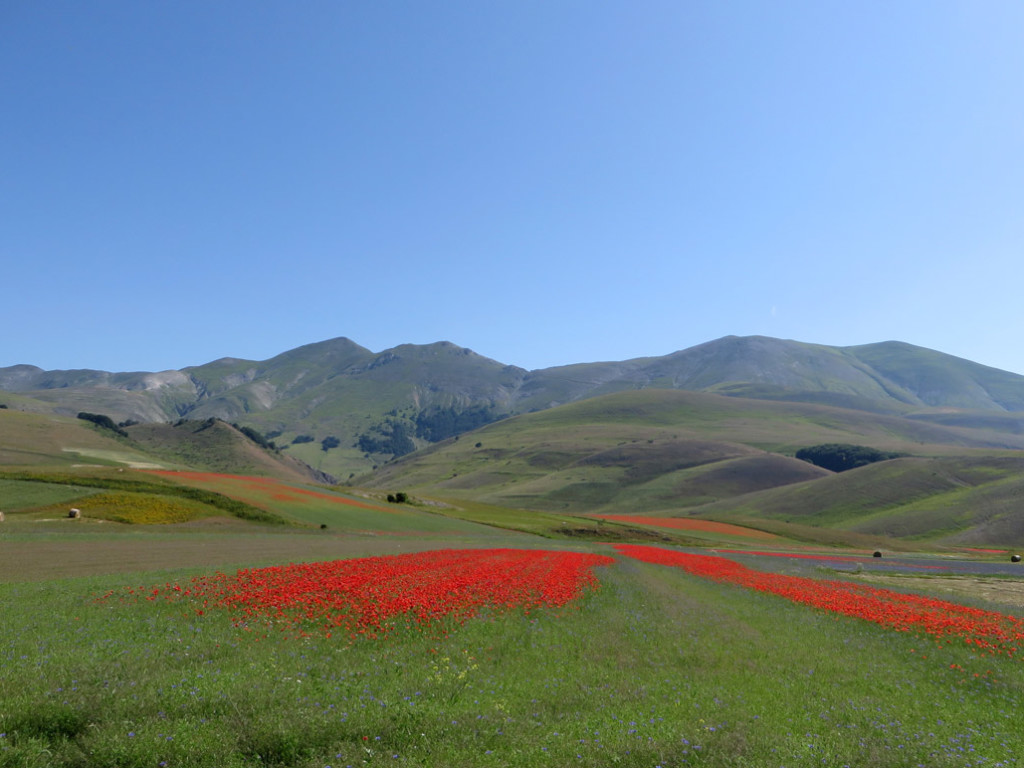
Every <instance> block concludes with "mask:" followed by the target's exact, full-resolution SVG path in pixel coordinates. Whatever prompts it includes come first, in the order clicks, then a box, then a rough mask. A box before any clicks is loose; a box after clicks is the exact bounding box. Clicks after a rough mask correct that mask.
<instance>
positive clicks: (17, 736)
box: [0, 473, 1024, 768]
mask: <svg viewBox="0 0 1024 768" xmlns="http://www.w3.org/2000/svg"><path fill="white" fill-rule="evenodd" d="M126 474H127V473H126ZM141 478H147V479H146V480H145V482H146V483H149V484H150V485H146V486H144V488H145V491H144V493H145V494H150V495H152V494H154V493H157V490H159V489H160V488H161V487H162V486H161V484H163V485H164V486H167V487H172V486H181V485H185V486H188V487H199V488H200V489H201V490H203V491H204V492H207V493H218V494H224V495H225V497H226V498H231V499H233V500H235V501H237V502H238V503H240V504H245V505H251V506H253V507H256V508H259V509H261V510H263V511H264V512H266V513H267V514H269V515H273V516H275V517H276V518H277V520H278V522H276V523H274V524H271V523H255V522H252V521H250V520H248V519H246V518H244V517H234V516H228V515H225V514H224V510H223V509H222V508H216V507H215V508H214V511H215V512H216V511H217V510H218V509H220V513H219V514H212V513H211V514H209V515H198V516H195V517H193V518H191V519H190V520H189V521H187V522H179V523H173V522H165V523H163V524H156V523H153V522H152V521H151V522H150V523H149V524H125V523H119V522H115V521H113V520H111V519H109V517H108V518H106V519H104V518H99V519H90V518H89V517H88V516H86V517H84V518H83V519H80V520H68V519H57V518H56V517H55V516H53V515H51V516H49V517H47V516H46V514H44V513H43V512H40V511H39V510H45V509H54V510H56V509H58V508H61V506H60V505H65V506H66V505H67V504H69V503H71V502H72V501H74V500H75V499H85V500H86V501H88V499H90V498H95V497H96V496H99V495H101V493H100V491H99V490H98V489H95V488H89V487H78V488H77V489H76V488H75V487H73V486H69V485H66V484H59V483H43V482H40V481H38V480H25V479H19V480H14V479H10V478H8V479H7V480H4V481H3V482H5V483H7V485H6V486H5V487H4V488H3V490H4V491H5V493H7V494H8V498H16V497H17V498H21V499H22V502H21V503H22V505H23V511H21V512H17V513H12V514H9V515H8V516H7V521H6V522H4V523H2V524H0V582H2V583H0V609H2V612H3V617H4V620H3V622H0V766H5V767H6V766H126V767H128V768H131V767H134V766H140V767H141V766H147V767H150V766H229V767H231V766H266V765H277V766H302V767H303V768H313V767H314V766H315V767H316V768H323V767H324V766H332V768H337V767H338V766H364V765H371V766H372V765H391V766H394V765H422V766H535V765H539V766H544V765H549V766H613V765H621V766H638V767H639V766H644V767H645V768H653V767H654V766H666V767H667V766H689V765H703V766H758V767H761V766H786V767H787V768H792V767H793V766H807V767H808V768H809V767H810V766H821V765H827V766H843V765H850V766H866V765H872V766H876V765H877V766H918V765H924V766H929V767H930V766H965V767H966V766H978V765H983V766H997V765H1004V766H1008V765H1014V764H1017V760H1018V758H1019V755H1020V754H1022V751H1024V729H1021V728H1020V723H1019V715H1018V711H1019V709H1018V708H1019V706H1020V698H1021V694H1022V692H1024V667H1022V662H1021V661H1020V660H1019V659H1018V658H1017V651H1016V649H1017V647H1018V642H1019V640H1020V639H1021V638H1020V622H1018V621H1017V620H1015V619H1011V618H1008V616H1009V615H1010V614H1013V613H1014V612H1015V610H1017V609H1015V608H1014V607H1013V606H1011V605H1009V604H1006V603H1001V602H998V600H999V599H1000V596H1001V594H1004V593H1001V592H997V591H995V590H992V591H990V592H989V593H988V598H989V600H988V601H983V600H982V599H981V598H980V597H978V594H979V593H978V592H977V591H963V590H961V591H959V592H956V593H950V592H948V591H947V588H948V582H949V581H950V580H951V579H952V578H953V577H954V576H956V579H957V580H958V581H961V582H965V583H966V582H970V583H975V584H980V585H986V584H993V583H998V584H1003V585H1009V584H1018V585H1019V583H1020V582H1021V580H1022V578H1021V577H1020V576H1016V575H1015V571H1013V566H1011V564H1010V563H1009V558H1008V557H1007V556H1006V555H1007V553H970V554H968V553H964V554H963V555H962V556H961V557H958V558H952V557H950V556H948V555H946V556H944V557H942V558H939V557H924V556H919V557H916V558H913V559H909V560H905V559H900V560H898V561H897V560H896V559H895V558H890V557H889V556H888V553H887V554H886V557H883V558H873V557H871V553H870V552H840V553H837V552H828V553H825V554H821V553H816V552H812V551H809V550H807V549H804V550H799V551H798V550H796V549H793V548H792V544H791V543H787V542H785V541H784V540H781V539H777V538H771V537H767V536H765V535H763V534H757V533H752V534H751V535H750V536H749V537H748V538H746V539H745V538H744V536H743V530H742V529H740V528H738V527H732V526H722V528H721V529H718V530H717V531H716V529H715V526H711V525H706V526H703V527H702V528H700V529H699V530H691V531H685V530H683V531H682V533H693V534H696V535H699V537H700V538H701V540H702V541H704V542H705V544H708V545H711V546H710V547H705V548H703V549H702V550H699V551H700V552H701V553H703V556H702V557H699V558H695V559H694V558H692V557H689V556H684V555H683V554H680V553H682V552H684V550H682V549H680V548H679V547H677V546H673V545H672V544H671V543H657V542H659V541H660V540H659V539H657V538H656V537H655V538H653V539H651V540H648V541H646V542H645V543H644V544H643V545H642V546H637V545H628V546H624V545H615V544H612V543H604V542H602V541H599V540H593V541H591V539H590V538H589V537H588V538H585V539H581V538H580V537H579V536H573V535H570V534H571V533H572V531H569V533H567V534H566V535H565V536H563V537H561V538H551V536H553V535H554V532H556V531H557V530H558V528H557V526H556V523H557V521H556V519H555V518H554V517H552V518H551V519H550V520H548V521H547V523H545V524H544V525H542V526H541V527H540V528H539V529H538V532H540V533H542V534H543V536H538V535H531V534H529V533H526V532H523V531H522V530H518V531H517V530H509V529H510V528H515V527H516V525H513V523H523V521H524V520H525V516H524V513H518V514H517V513H514V512H511V511H506V512H505V513H501V512H500V510H499V509H498V508H487V507H481V506H477V507H469V508H467V509H466V510H460V509H457V508H452V507H449V508H445V514H443V515H442V514H438V513H436V512H432V511H430V510H429V509H425V508H423V507H420V506H415V507H414V506H411V505H394V504H387V503H386V502H383V501H379V500H377V499H375V498H374V499H370V498H364V497H357V496H351V495H348V496H346V495H342V494H336V493H334V492H331V491H328V490H325V489H319V488H316V487H314V486H301V485H298V484H286V483H282V482H279V481H268V480H257V479H253V478H242V477H237V476H224V475H182V474H179V475H173V476H165V475H158V474H152V473H147V474H143V473H138V474H136V473H131V479H132V481H133V482H134V481H136V480H138V481H139V482H142V480H141ZM130 487H131V486H129V485H125V486H124V487H123V488H121V489H120V490H119V491H118V492H120V493H122V494H131V493H143V491H141V490H138V488H137V490H135V491H132V490H125V489H126V488H130ZM141 487H142V486H140V487H139V488H141ZM154 488H156V489H157V490H154ZM76 493H77V494H78V495H77V496H76ZM167 493H169V494H170V495H169V496H162V497H164V498H169V499H181V498H183V497H181V496H175V495H174V493H175V492H174V491H167ZM18 494H20V496H18ZM157 495H158V496H160V495H161V494H157ZM202 498H205V499H206V501H195V499H191V500H188V501H189V503H193V502H194V503H197V504H206V505H208V504H209V503H214V502H215V503H218V504H222V506H223V503H222V502H219V501H217V500H216V499H217V497H212V496H211V497H202ZM74 503H79V502H78V501H74ZM82 503H83V504H84V502H82ZM129 506H130V505H129ZM186 506H187V505H186ZM243 509H244V508H243ZM458 514H465V515H466V516H467V517H470V518H473V519H474V520H475V522H469V521H466V520H460V519H458ZM631 520H632V522H633V523H634V524H636V525H637V526H642V525H643V524H645V523H649V524H650V525H652V526H660V528H657V527H656V528H652V529H651V530H652V532H654V531H657V530H661V531H668V532H670V533H674V532H677V531H678V529H673V528H671V527H666V521H665V520H657V519H655V520H641V519H639V518H633V519H631ZM501 521H504V522H505V523H506V524H507V525H506V526H505V527H504V528H495V527H492V526H490V525H485V524H484V523H485V522H498V523H499V524H500V522H501ZM588 525H592V526H593V527H594V530H596V531H598V533H600V532H601V531H602V530H606V528H611V527H612V526H615V525H616V523H615V522H613V521H607V522H602V523H598V522H596V521H593V520H592V521H589V522H588ZM321 526H327V527H326V528H324V527H321ZM544 526H549V527H544ZM550 526H554V527H550ZM520 527H521V526H520ZM693 527H694V526H691V528H693ZM622 530H625V529H621V528H619V529H616V533H615V534H614V535H612V536H611V538H612V539H613V540H614V539H615V537H616V536H621V535H623V534H622V533H621V532H622ZM716 535H717V536H719V538H718V539H717V540H716V539H715V538H714V537H715V536H716ZM652 542H655V545H654V546H652ZM787 544H788V545H789V546H790V550H789V551H787V552H782V551H781V550H784V549H786V548H787ZM717 547H721V548H723V549H728V550H729V551H728V552H726V551H722V552H721V553H719V554H716V553H715V552H714V548H717ZM744 547H748V548H754V547H756V548H757V551H762V552H764V553H765V554H763V555H754V554H751V552H753V551H754V550H753V549H744ZM768 548H770V549H768ZM685 551H686V552H689V553H694V552H698V550H694V549H688V550H685ZM418 553H422V554H418ZM779 555H782V556H779ZM370 556H373V557H375V559H366V558H368V557H370ZM290 563H295V564H299V563H302V564H304V565H301V566H300V565H294V566H293V565H289V564H290ZM740 563H742V565H740ZM954 566H956V570H957V572H958V574H960V575H957V574H954V573H953V572H952V571H953V568H954ZM997 570H998V571H1003V572H1004V573H1003V575H992V574H989V575H986V574H987V573H988V572H989V571H997ZM964 571H966V572H967V574H968V575H966V576H965V575H963V572H964ZM900 574H913V575H914V578H909V577H903V578H899V577H900ZM1006 574H1009V575H1006ZM872 576H874V577H881V576H885V577H886V579H887V581H885V583H884V584H883V583H880V582H876V581H868V580H867V579H868V578H869V577H872ZM933 579H934V583H933V582H932V580H933ZM828 582H837V583H835V584H832V583H828ZM844 584H849V585H852V586H843V585H844ZM910 592H913V593H915V594H920V595H925V596H929V599H923V598H920V597H907V596H906V595H905V594H904V593H910ZM954 595H955V596H954ZM808 596H810V597H808ZM951 600H952V601H955V602H952V603H951V602H947V601H951ZM993 601H995V602H993ZM962 606H970V608H969V609H965V608H963V607H962Z"/></svg>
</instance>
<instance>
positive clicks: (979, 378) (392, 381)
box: [0, 336, 1024, 479]
mask: <svg viewBox="0 0 1024 768" xmlns="http://www.w3.org/2000/svg"><path fill="white" fill-rule="evenodd" d="M0 390H3V391H6V392H7V393H10V395H9V397H10V399H11V401H12V402H11V405H10V407H12V408H17V409H20V410H35V411H38V412H46V411H51V412H55V413H58V414H64V415H74V414H75V413H77V412H79V411H90V412H96V413H102V414H106V415H109V416H111V418H113V419H114V420H115V421H125V420H134V421H140V422H145V423H157V422H171V423H173V422H176V421H177V420H179V419H182V418H187V419H189V420H193V421H203V420H205V419H208V418H217V419H222V420H224V421H227V422H234V423H238V424H240V425H245V426H249V427H253V428H255V429H257V430H259V431H260V432H261V433H262V434H264V435H265V436H266V437H267V438H268V439H270V440H273V441H274V442H275V444H276V445H277V446H278V448H279V449H281V450H283V451H284V452H285V453H287V454H289V455H291V456H293V457H295V458H298V459H300V460H302V461H304V462H305V463H307V464H309V465H311V466H312V467H314V468H316V469H319V470H322V471H325V472H328V473H330V474H332V475H334V476H336V477H339V478H342V479H345V478H348V477H351V476H354V475H358V474H361V473H363V472H365V471H367V470H369V469H370V468H371V467H373V466H375V465H376V466H381V465H383V464H385V463H386V462H388V461H390V460H393V459H394V458H396V457H399V456H402V455H404V454H407V453H410V452H412V451H414V450H417V449H421V448H424V447H426V446H428V445H431V444H434V443H438V442H440V441H443V440H445V439H447V438H449V437H452V436H454V435H457V434H463V433H465V432H467V431H469V430H472V429H475V428H477V427H480V426H482V425H484V424H487V423H490V422H493V421H496V420H498V419H501V418H506V417H508V416H514V415H518V414H525V413H529V412H534V411H541V410H545V409H548V408H552V407H555V406H558V405H564V404H567V403H574V402H578V401H581V400H585V399H588V398H593V397H597V396H600V395H605V394H611V393H615V392H625V391H633V390H684V391H695V392H707V393H713V394H718V395H724V396H729V397H741V398H745V399H758V400H773V401H782V402H793V403H814V404H820V405H828V406H836V407H842V408H845V409H853V410H858V411H864V412H868V413H874V414H887V415H892V416H901V417H905V418H909V419H913V420H915V421H917V422H919V423H920V424H921V425H922V428H923V425H925V424H932V425H935V426H951V427H956V428H958V429H961V430H967V431H968V432H969V431H972V430H973V438H972V439H974V440H975V441H976V442H978V443H984V444H994V443H998V442H999V439H998V438H993V437H992V436H993V435H1004V436H1006V442H1007V444H1008V445H1013V444H1016V442H1015V441H1016V438H1017V437H1019V436H1020V435H1021V434H1024V376H1018V375H1016V374H1012V373H1008V372H1005V371H1000V370H997V369H994V368H989V367H986V366H982V365H979V364H977V363H973V362H970V361H968V360H963V359H961V358H957V357H953V356H950V355H946V354H943V353H940V352H936V351H933V350H928V349H924V348H921V347H916V346H913V345H910V344H904V343H900V342H883V343H879V344H869V345H863V346H855V347H830V346H824V345H818V344H806V343H802V342H798V341H788V340H781V339H772V338H767V337H760V336H750V337H736V336H727V337H725V338H722V339H718V340H716V341H711V342H707V343H705V344H701V345H698V346H695V347H691V348H689V349H685V350H681V351H679V352H674V353H672V354H669V355H665V356H663V357H647V358H636V359H633V360H626V361H621V362H598V363H579V364H576V365H566V366H558V367H554V368H547V369H542V370H536V371H526V370H524V369H522V368H518V367H516V366H511V365H505V364H503V363H500V362H497V361H495V360H491V359H489V358H486V357H483V356H481V355H478V354H476V353H475V352H473V351H471V350H469V349H465V348H462V347H459V346H456V345H454V344H451V343H448V342H438V343H436V344H428V345H411V344H407V345H401V346H398V347H395V348H393V349H389V350H385V351H384V352H379V353H375V352H371V351H370V350H368V349H366V348H364V347H361V346H359V345H358V344H356V343H355V342H353V341H351V340H349V339H346V338H337V339H332V340H329V341H324V342H319V343H316V344H309V345H306V346H302V347H299V348H297V349H293V350H290V351H288V352H285V353H283V354H281V355H277V356H276V357H273V358H271V359H269V360H265V361H252V360H240V359H235V358H224V359H221V360H217V361H214V362H211V363H207V364H205V365H199V366H195V367H189V368H185V369H182V370H180V371H164V372H160V373H109V372H105V371H95V370H75V371H44V370H42V369H39V368H36V367H33V366H29V365H17V366H12V367H9V368H2V369H0ZM0 396H2V393H0ZM968 432H963V433H962V435H961V437H964V439H967V435H968Z"/></svg>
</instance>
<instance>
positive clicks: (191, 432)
mask: <svg viewBox="0 0 1024 768" xmlns="http://www.w3.org/2000/svg"><path fill="white" fill-rule="evenodd" d="M122 431H123V432H125V433H127V437H122V436H120V435H118V434H115V433H114V432H112V431H110V430H108V429H102V428H99V427H97V426H96V425H94V424H92V423H91V422H88V421H85V420H82V419H78V418H71V417H67V416H59V415H55V414H36V413H25V412H21V411H18V410H14V409H11V408H6V409H0V468H7V469H11V468H23V467H24V468H36V469H63V468H72V467H87V466H98V467H111V466H112V467H135V468H141V469H199V470H206V471H211V472H229V473H240V474H252V475H260V476H264V477H273V478H276V479H278V480H286V481H293V482H310V481H315V482H324V481H326V480H328V479H329V478H326V477H325V476H323V475H322V474H320V473H318V472H316V471H315V470H312V469H311V468H310V467H308V466H307V465H305V464H303V463H302V462H299V461H297V460H295V459H294V458H292V457H290V456H287V455H281V454H280V453H277V452H275V451H272V450H267V449H265V448H262V447H261V446H259V445H258V444H257V443H255V442H254V441H253V440H252V439H251V438H249V437H247V436H246V435H245V434H243V433H242V432H240V431H239V430H238V429H236V428H235V427H233V426H232V425H230V424H227V423H225V422H222V421H219V420H216V419H209V420H207V421H201V422H194V421H180V422H177V423H176V424H173V425H172V424H163V423H160V424H138V425H134V426H127V427H125V428H124V429H123V430H122Z"/></svg>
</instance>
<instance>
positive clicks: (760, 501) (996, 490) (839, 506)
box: [691, 452, 1024, 547]
mask: <svg viewBox="0 0 1024 768" xmlns="http://www.w3.org/2000/svg"><path fill="white" fill-rule="evenodd" d="M1022 498H1024V454H1021V453H1019V452H1018V453H1015V454H1010V455H1002V456H999V455H968V456H957V457H931V458H906V459H896V460H893V461H886V462H881V463H878V464H871V465H869V466H866V467H861V468H859V469H855V470H851V471H849V472H843V473H841V474H838V475H831V476H829V477H826V478H823V479H821V480H818V481H815V482H812V483H804V484H800V485H796V486H790V487H786V488H775V489H772V490H768V491H762V492H759V493H752V494H749V495H747V496H742V497H737V498H734V499H729V500H725V501H720V502H717V503H712V504H708V505H705V506H701V507H698V508H696V509H694V510H691V512H692V513H693V514H696V515H699V516H702V517H709V518H713V519H720V520H727V519H735V518H739V519H749V518H755V519H760V520H767V521H773V522H785V523H794V524H799V525H802V526H814V527H820V528H829V529H832V530H840V531H851V532H855V533H861V534H870V535H880V536H888V537H894V538H900V539H905V540H909V541H914V542H918V543H920V544H928V545H958V546H994V547H1019V546H1024V506H1022V505H1021V499H1022ZM773 529H774V530H785V528H773Z"/></svg>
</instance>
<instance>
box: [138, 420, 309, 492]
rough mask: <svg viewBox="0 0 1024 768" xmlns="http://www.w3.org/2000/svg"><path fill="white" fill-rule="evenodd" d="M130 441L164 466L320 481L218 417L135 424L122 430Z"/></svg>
mask: <svg viewBox="0 0 1024 768" xmlns="http://www.w3.org/2000/svg"><path fill="white" fill-rule="evenodd" d="M125 431H126V432H127V433H128V435H129V438H130V440H131V441H132V443H134V444H135V445H138V446H140V447H142V448H144V449H145V450H146V452H147V453H149V454H150V455H152V456H154V457H159V458H161V459H163V460H164V461H165V462H166V464H167V465H168V466H176V467H182V468H190V469H202V470H207V471H210V472H231V473H234V474H245V475H261V476H269V477H276V478H280V479H282V480H296V481H312V480H316V481H320V480H323V479H324V478H322V477H320V476H318V475H317V474H316V473H315V472H313V471H311V470H310V468H309V467H308V466H306V465H304V464H302V463H300V462H298V461H296V460H295V459H294V458H292V457H290V456H287V455H282V454H280V453H277V452H274V451H271V450H267V449H266V448H264V447H261V446H260V445H258V444H257V443H255V442H254V441H253V440H252V439H250V438H249V437H247V436H246V435H244V434H242V433H241V432H239V431H238V430H237V429H236V428H235V427H233V426H232V425H230V424H227V423H225V422H223V421H220V420H218V419H207V420H205V421H180V422H176V423H175V424H173V425H172V424H136V425H134V426H130V427H127V428H126V430H125Z"/></svg>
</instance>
